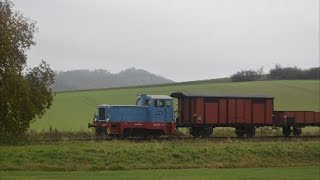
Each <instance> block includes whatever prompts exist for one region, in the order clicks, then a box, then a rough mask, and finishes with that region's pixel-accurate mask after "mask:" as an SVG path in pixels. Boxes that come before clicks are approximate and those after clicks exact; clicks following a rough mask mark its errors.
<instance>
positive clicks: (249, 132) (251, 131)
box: [246, 127, 256, 138]
mask: <svg viewBox="0 0 320 180" xmlns="http://www.w3.org/2000/svg"><path fill="white" fill-rule="evenodd" d="M255 134H256V129H255V128H254V127H252V128H248V129H247V130H246V136H247V138H253V137H254V135H255Z"/></svg>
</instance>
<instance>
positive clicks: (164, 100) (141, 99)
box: [136, 94, 174, 122]
mask: <svg viewBox="0 0 320 180" xmlns="http://www.w3.org/2000/svg"><path fill="white" fill-rule="evenodd" d="M136 105H138V106H147V107H148V115H149V120H150V121H152V122H172V121H173V119H174V117H173V99H172V97H170V96H165V95H146V94H142V95H138V97H137V102H136Z"/></svg>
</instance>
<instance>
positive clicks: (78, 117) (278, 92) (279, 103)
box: [32, 80, 320, 130]
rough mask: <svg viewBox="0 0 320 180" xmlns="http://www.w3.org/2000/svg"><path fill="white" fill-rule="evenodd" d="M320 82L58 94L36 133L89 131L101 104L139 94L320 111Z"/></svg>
mask: <svg viewBox="0 0 320 180" xmlns="http://www.w3.org/2000/svg"><path fill="white" fill-rule="evenodd" d="M319 87H320V82H319V80H292V81H256V82H241V83H231V82H225V83H223V82H221V83H215V82H210V81H204V82H201V83H190V84H177V85H165V86H154V87H153V86H149V87H133V88H115V89H102V90H92V91H72V92H61V93H56V95H55V98H54V103H53V106H52V107H51V109H50V110H49V111H48V112H47V113H46V114H45V116H44V117H43V118H42V119H38V120H36V121H35V122H34V123H33V124H32V129H33V130H43V129H48V128H49V127H50V126H51V127H52V128H56V129H59V130H87V124H88V122H90V121H91V119H92V117H93V113H94V112H95V111H96V107H97V105H99V104H134V103H135V98H136V95H137V94H138V93H140V94H141V93H147V94H170V93H171V92H174V91H186V92H222V93H250V94H267V95H272V96H274V97H275V98H276V99H275V110H313V111H319V110H320V104H319V98H320V95H319V94H320V90H319Z"/></svg>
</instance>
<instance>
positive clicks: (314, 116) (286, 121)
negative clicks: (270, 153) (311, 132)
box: [273, 111, 320, 136]
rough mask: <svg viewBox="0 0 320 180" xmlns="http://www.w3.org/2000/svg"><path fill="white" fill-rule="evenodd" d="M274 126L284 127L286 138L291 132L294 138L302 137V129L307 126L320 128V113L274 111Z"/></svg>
mask: <svg viewBox="0 0 320 180" xmlns="http://www.w3.org/2000/svg"><path fill="white" fill-rule="evenodd" d="M273 114H274V118H273V121H274V125H275V126H277V125H280V126H282V128H283V129H282V132H283V135H284V136H289V135H290V134H291V132H292V133H293V135H294V136H300V135H301V128H302V127H305V126H320V112H314V111H274V112H273Z"/></svg>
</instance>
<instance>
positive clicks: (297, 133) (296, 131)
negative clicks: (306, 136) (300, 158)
mask: <svg viewBox="0 0 320 180" xmlns="http://www.w3.org/2000/svg"><path fill="white" fill-rule="evenodd" d="M292 133H293V136H296V137H298V136H300V135H301V133H302V130H301V128H300V127H294V128H293V130H292Z"/></svg>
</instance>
